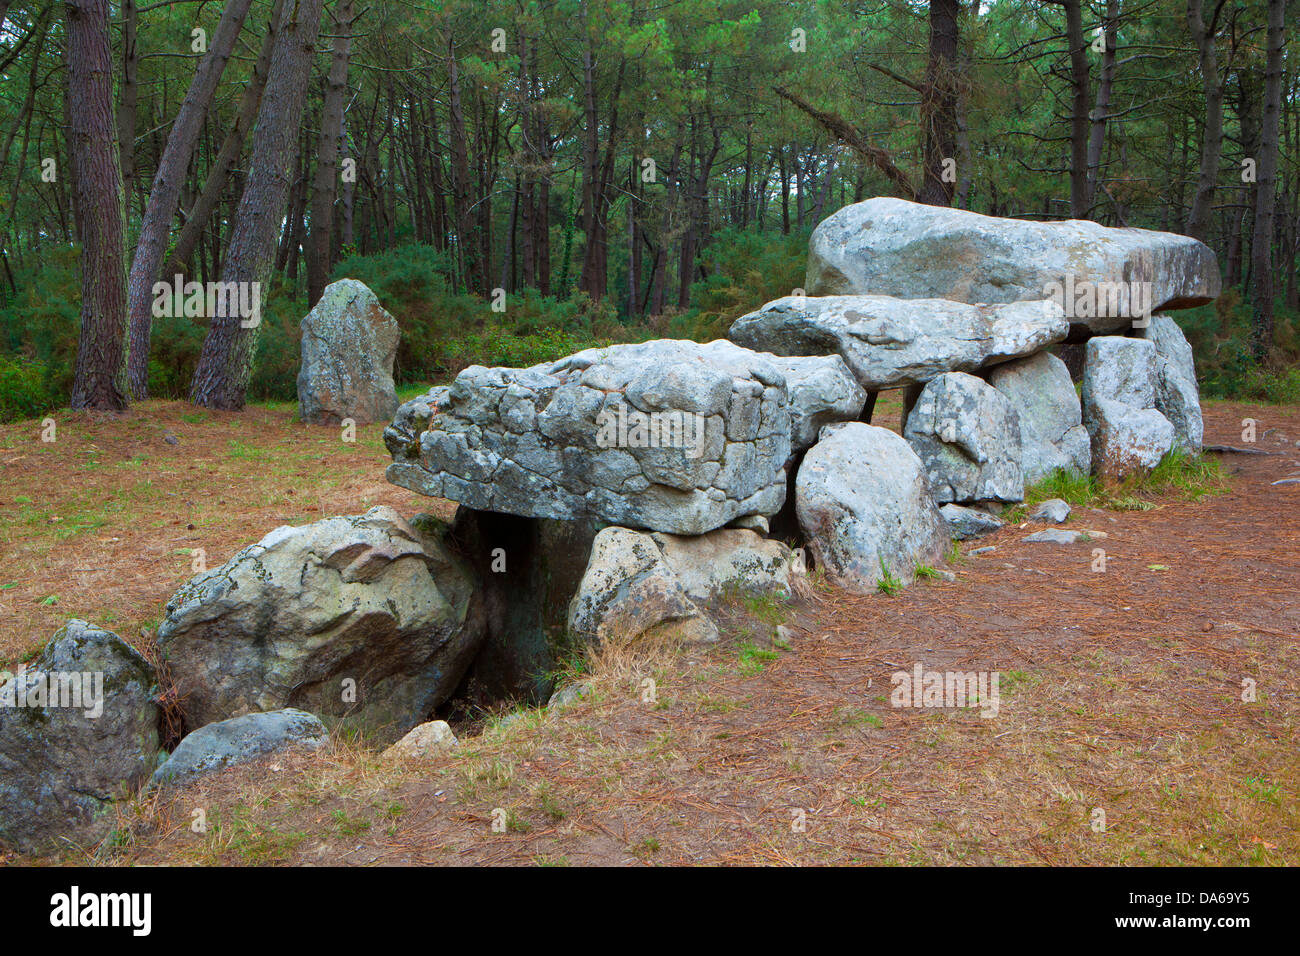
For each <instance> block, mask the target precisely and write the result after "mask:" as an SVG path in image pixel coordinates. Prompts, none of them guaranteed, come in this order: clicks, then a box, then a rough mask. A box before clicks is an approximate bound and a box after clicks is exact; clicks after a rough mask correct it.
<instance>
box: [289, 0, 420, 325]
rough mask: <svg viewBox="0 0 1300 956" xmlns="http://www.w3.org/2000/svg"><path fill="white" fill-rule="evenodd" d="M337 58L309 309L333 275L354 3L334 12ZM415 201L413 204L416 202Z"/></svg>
mask: <svg viewBox="0 0 1300 956" xmlns="http://www.w3.org/2000/svg"><path fill="white" fill-rule="evenodd" d="M333 19H334V26H335V29H336V30H337V31H338V32H337V35H336V36H335V37H334V55H333V59H331V61H330V69H329V74H328V75H327V77H326V79H325V101H324V104H323V105H322V106H321V118H320V146H319V147H318V148H317V156H316V178H315V179H314V180H313V181H312V187H311V237H310V238H309V239H308V251H307V305H308V307H309V308H310V307H311V306H314V305H315V304H316V303H317V302H319V301H320V297H321V293H323V292H324V291H325V280H326V279H327V278H328V277H329V272H330V255H331V253H332V252H333V237H334V198H335V196H336V195H337V194H338V193H337V191H338V181H339V140H340V139H341V138H342V136H343V107H344V106H345V105H346V100H347V92H348V57H349V56H350V55H351V50H352V23H353V19H354V18H353V16H352V0H338V3H337V4H336V5H335V8H334V12H333ZM413 201H414V200H413Z"/></svg>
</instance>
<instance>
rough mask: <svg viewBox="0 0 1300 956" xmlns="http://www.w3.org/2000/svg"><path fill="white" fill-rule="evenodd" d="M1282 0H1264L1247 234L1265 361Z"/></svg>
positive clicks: (1254, 339) (1258, 357)
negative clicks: (1251, 229)
mask: <svg viewBox="0 0 1300 956" xmlns="http://www.w3.org/2000/svg"><path fill="white" fill-rule="evenodd" d="M1285 39H1286V0H1268V40H1267V44H1268V45H1267V53H1266V55H1265V60H1264V104H1263V109H1262V110H1261V119H1260V135H1259V157H1258V159H1259V161H1258V163H1257V168H1256V171H1257V177H1256V183H1255V233H1254V236H1253V237H1252V238H1251V248H1250V255H1251V266H1250V271H1251V286H1252V288H1251V299H1252V302H1251V306H1252V310H1251V311H1252V320H1251V351H1252V352H1253V353H1254V357H1255V361H1257V362H1263V361H1264V360H1265V359H1266V358H1267V357H1268V353H1269V350H1270V349H1271V348H1272V347H1273V256H1272V251H1273V215H1274V204H1275V199H1276V192H1277V154H1278V125H1279V123H1278V120H1279V116H1280V113H1281V110H1282V45H1283V43H1284V42H1285Z"/></svg>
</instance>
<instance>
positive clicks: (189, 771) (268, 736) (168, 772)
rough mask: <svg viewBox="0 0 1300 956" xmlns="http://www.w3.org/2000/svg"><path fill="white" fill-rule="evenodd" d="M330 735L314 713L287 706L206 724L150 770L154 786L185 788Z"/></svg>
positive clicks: (321, 742) (310, 746) (313, 747)
mask: <svg viewBox="0 0 1300 956" xmlns="http://www.w3.org/2000/svg"><path fill="white" fill-rule="evenodd" d="M328 739H329V734H328V733H327V732H326V730H325V725H324V724H322V723H321V722H320V719H319V718H318V717H316V715H314V714H309V713H307V712H306V711H304V710H294V709H293V708H286V709H284V710H272V711H268V712H266V713H260V714H245V715H244V716H242V717H231V718H230V719H229V720H218V721H217V722H216V723H213V724H206V725H204V726H202V727H200V728H199V729H198V730H196V731H194V732H193V733H190V734H186V735H185V738H184V739H183V740H182V741H181V742H180V743H179V744H178V745H177V747H176V749H175V750H173V751H172V755H171V756H170V757H168V758H167V762H166V763H164V764H163V765H162V766H161V767H159V768H158V769H157V770H155V771H154V774H153V780H152V781H151V782H152V783H153V785H154V786H159V785H161V784H174V785H176V786H185V785H186V784H188V783H192V782H194V781H195V780H197V779H198V778H199V777H202V776H205V775H206V774H210V773H216V772H218V771H220V770H224V769H226V768H227V767H235V766H238V765H239V764H242V763H248V762H249V761H251V760H257V759H258V758H260V757H265V756H267V755H269V754H273V753H279V752H280V751H282V750H288V749H289V748H291V747H302V748H305V749H308V750H319V749H320V748H321V747H323V746H324V745H325V742H326V741H327V740H328Z"/></svg>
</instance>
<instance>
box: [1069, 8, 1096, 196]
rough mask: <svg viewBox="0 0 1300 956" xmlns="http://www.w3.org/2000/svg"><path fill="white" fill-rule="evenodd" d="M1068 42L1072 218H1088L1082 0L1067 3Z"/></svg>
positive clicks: (1086, 122) (1085, 83) (1085, 72)
mask: <svg viewBox="0 0 1300 956" xmlns="http://www.w3.org/2000/svg"><path fill="white" fill-rule="evenodd" d="M1062 6H1063V7H1065V42H1066V43H1067V44H1069V47H1070V87H1071V89H1070V93H1071V109H1070V215H1071V216H1072V217H1073V218H1075V219H1086V218H1088V205H1089V204H1088V134H1089V132H1090V131H1089V129H1088V46H1087V44H1086V43H1085V42H1084V39H1083V10H1082V8H1081V6H1080V0H1064V2H1063V3H1062Z"/></svg>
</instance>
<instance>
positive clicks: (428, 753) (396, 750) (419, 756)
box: [382, 720, 460, 760]
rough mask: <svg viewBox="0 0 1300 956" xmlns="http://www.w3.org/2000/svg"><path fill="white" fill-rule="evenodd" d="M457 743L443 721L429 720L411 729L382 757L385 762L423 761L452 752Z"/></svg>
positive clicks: (447, 725)
mask: <svg viewBox="0 0 1300 956" xmlns="http://www.w3.org/2000/svg"><path fill="white" fill-rule="evenodd" d="M459 743H460V741H458V740H457V739H456V735H455V734H454V733H452V730H451V725H450V724H448V723H447V722H446V721H445V720H430V721H427V722H426V723H423V724H420V726H418V727H415V728H413V729H412V730H411V731H410V732H409V733H408V734H407V735H406V736H405V737H403V738H402V739H401V740H399V741H398V742H397V743H395V744H393V745H392V746H391V747H389V748H388V749H387V750H385V751H384V752H383V754H382V756H383V758H384V759H385V760H423V759H424V758H426V757H434V756H437V755H439V754H445V753H447V752H448V751H450V750H454V749H455V748H456V747H457V745H459Z"/></svg>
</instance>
